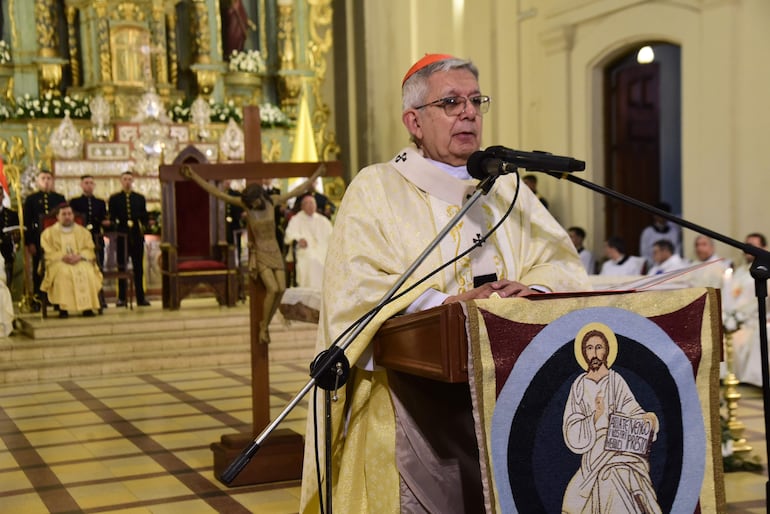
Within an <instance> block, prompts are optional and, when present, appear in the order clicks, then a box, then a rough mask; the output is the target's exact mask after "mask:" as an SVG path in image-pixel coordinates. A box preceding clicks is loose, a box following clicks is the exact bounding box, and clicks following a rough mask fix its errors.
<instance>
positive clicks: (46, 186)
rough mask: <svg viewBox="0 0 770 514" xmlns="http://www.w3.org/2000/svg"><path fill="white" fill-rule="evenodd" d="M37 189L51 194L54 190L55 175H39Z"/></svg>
mask: <svg viewBox="0 0 770 514" xmlns="http://www.w3.org/2000/svg"><path fill="white" fill-rule="evenodd" d="M37 188H38V189H39V190H40V191H42V192H44V193H50V192H51V190H52V189H53V175H50V174H49V173H39V174H38V175H37Z"/></svg>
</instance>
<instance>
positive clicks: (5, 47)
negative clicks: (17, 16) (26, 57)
mask: <svg viewBox="0 0 770 514" xmlns="http://www.w3.org/2000/svg"><path fill="white" fill-rule="evenodd" d="M10 62H11V45H9V44H8V43H7V42H6V41H5V40H4V39H0V64H8V63H10Z"/></svg>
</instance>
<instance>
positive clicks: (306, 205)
mask: <svg viewBox="0 0 770 514" xmlns="http://www.w3.org/2000/svg"><path fill="white" fill-rule="evenodd" d="M317 209H318V207H317V206H316V203H315V198H313V197H312V196H305V197H304V198H302V212H304V213H305V214H307V215H308V216H312V215H313V214H314V213H315V212H316V210H317Z"/></svg>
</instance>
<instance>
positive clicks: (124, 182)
mask: <svg viewBox="0 0 770 514" xmlns="http://www.w3.org/2000/svg"><path fill="white" fill-rule="evenodd" d="M133 185H134V176H133V175H129V174H125V175H121V176H120V187H122V188H123V191H125V192H126V193H128V192H129V191H131V187H132V186H133Z"/></svg>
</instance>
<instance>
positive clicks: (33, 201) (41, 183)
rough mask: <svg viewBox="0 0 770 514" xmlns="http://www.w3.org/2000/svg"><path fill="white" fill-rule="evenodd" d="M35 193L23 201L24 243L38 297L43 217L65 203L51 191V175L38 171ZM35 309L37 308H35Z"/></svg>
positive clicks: (40, 278)
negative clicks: (30, 257) (30, 256)
mask: <svg viewBox="0 0 770 514" xmlns="http://www.w3.org/2000/svg"><path fill="white" fill-rule="evenodd" d="M36 181H37V189H38V190H37V191H35V192H34V193H32V194H31V195H29V196H27V198H26V199H25V200H24V229H25V231H24V243H25V244H26V246H27V251H29V253H30V255H32V289H33V292H34V294H35V296H38V297H39V296H40V283H41V282H42V281H43V275H44V270H43V269H42V266H41V261H42V253H43V251H42V249H41V248H40V233H41V232H43V229H44V228H45V227H43V226H42V223H43V217H44V216H45V215H47V214H48V213H50V212H51V211H53V210H54V209H55V208H56V207H58V206H59V205H60V204H63V203H64V202H65V199H64V196H62V195H60V194H59V193H57V192H56V191H54V190H53V173H51V172H50V171H48V170H40V172H38V174H37V180H36ZM35 308H37V306H35Z"/></svg>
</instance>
